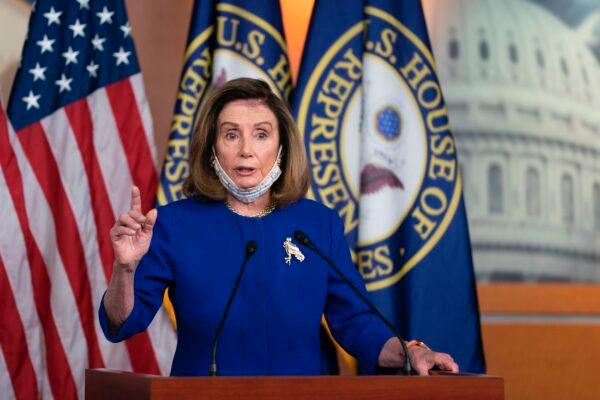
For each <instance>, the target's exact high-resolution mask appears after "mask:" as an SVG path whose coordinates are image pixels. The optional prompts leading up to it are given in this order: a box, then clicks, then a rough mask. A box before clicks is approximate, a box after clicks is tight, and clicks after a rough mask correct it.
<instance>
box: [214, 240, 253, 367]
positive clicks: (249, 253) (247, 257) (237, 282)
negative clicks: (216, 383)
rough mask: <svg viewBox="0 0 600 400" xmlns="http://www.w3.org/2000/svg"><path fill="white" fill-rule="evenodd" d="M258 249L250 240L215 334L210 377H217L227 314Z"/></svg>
mask: <svg viewBox="0 0 600 400" xmlns="http://www.w3.org/2000/svg"><path fill="white" fill-rule="evenodd" d="M257 248H258V244H257V243H256V241H254V240H249V241H248V243H246V252H245V255H244V261H243V262H242V266H241V268H240V272H238V275H237V278H236V279H235V284H234V285H233V289H231V293H230V294H229V299H228V300H227V305H226V306H225V311H223V316H222V317H221V321H220V322H219V326H218V327H217V330H216V332H215V338H214V340H213V345H212V358H211V362H210V368H209V370H208V374H209V375H210V376H217V344H218V341H219V336H220V335H221V331H222V330H223V325H225V320H226V319H227V314H229V308H230V307H231V303H232V302H233V298H234V297H235V293H236V292H237V289H238V286H239V285H240V281H241V280H242V275H243V274H244V270H245V269H246V264H248V260H250V257H252V255H253V254H254V253H256V250H257Z"/></svg>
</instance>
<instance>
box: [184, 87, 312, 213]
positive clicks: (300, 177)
mask: <svg viewBox="0 0 600 400" xmlns="http://www.w3.org/2000/svg"><path fill="white" fill-rule="evenodd" d="M235 100H258V101H260V102H261V103H262V104H264V105H266V106H267V107H268V108H269V109H270V110H271V111H272V112H273V114H275V117H276V119H277V125H278V129H279V142H280V144H281V146H282V147H283V150H282V155H281V170H282V174H281V177H280V178H279V179H278V180H277V181H276V182H275V183H274V184H273V186H272V187H271V199H272V200H273V201H274V202H275V204H277V206H278V207H281V206H285V205H289V204H291V203H294V202H296V201H298V200H300V199H301V198H302V197H303V196H304V195H305V194H306V192H307V190H308V186H309V184H310V171H309V167H308V162H307V161H306V153H305V151H304V144H303V143H302V139H301V138H300V133H299V132H298V127H297V126H296V123H295V122H294V119H293V117H292V114H291V113H290V111H289V109H288V107H287V105H286V104H285V103H284V102H283V100H281V99H280V98H279V97H277V95H276V94H274V93H273V92H272V91H271V88H270V87H269V85H268V84H267V83H266V82H265V81H262V80H260V79H251V78H238V79H233V80H231V81H229V82H227V83H225V84H224V85H223V86H221V87H219V88H218V89H216V90H215V91H214V92H213V93H211V95H210V96H209V97H208V99H207V100H206V102H205V103H204V104H203V105H202V107H201V109H200V113H199V117H198V125H197V126H198V128H197V129H196V132H195V134H194V137H193V138H192V144H191V147H190V175H189V176H188V177H187V178H186V179H185V181H184V182H183V193H184V194H185V195H186V196H187V197H191V196H199V197H200V198H202V199H204V200H212V201H222V200H225V198H226V196H227V190H226V189H225V187H223V185H222V184H221V182H220V181H219V178H218V177H217V174H216V173H215V171H214V169H213V167H212V165H211V160H212V148H213V146H214V145H215V141H216V137H217V127H218V119H219V114H220V113H221V110H223V108H224V107H225V105H226V104H228V103H230V102H232V101H235Z"/></svg>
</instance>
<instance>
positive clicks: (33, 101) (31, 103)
mask: <svg viewBox="0 0 600 400" xmlns="http://www.w3.org/2000/svg"><path fill="white" fill-rule="evenodd" d="M40 97H42V96H41V95H39V94H33V91H31V90H30V91H29V95H27V96H25V97H23V101H24V102H25V103H27V109H28V110H29V109H30V108H31V107H34V108H40V104H39V103H38V100H39V99H40Z"/></svg>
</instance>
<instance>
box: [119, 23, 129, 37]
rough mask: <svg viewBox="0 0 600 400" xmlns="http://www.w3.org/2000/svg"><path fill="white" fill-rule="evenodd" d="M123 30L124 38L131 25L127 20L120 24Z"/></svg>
mask: <svg viewBox="0 0 600 400" xmlns="http://www.w3.org/2000/svg"><path fill="white" fill-rule="evenodd" d="M120 29H121V30H122V31H123V38H126V37H127V36H129V35H130V34H131V25H129V21H127V23H126V24H125V25H121V28H120Z"/></svg>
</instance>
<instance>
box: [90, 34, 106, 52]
mask: <svg viewBox="0 0 600 400" xmlns="http://www.w3.org/2000/svg"><path fill="white" fill-rule="evenodd" d="M105 41H106V39H104V38H101V37H100V36H98V34H97V33H96V36H94V37H93V38H92V46H94V50H100V51H103V50H104V46H103V45H102V43H104V42H105Z"/></svg>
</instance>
